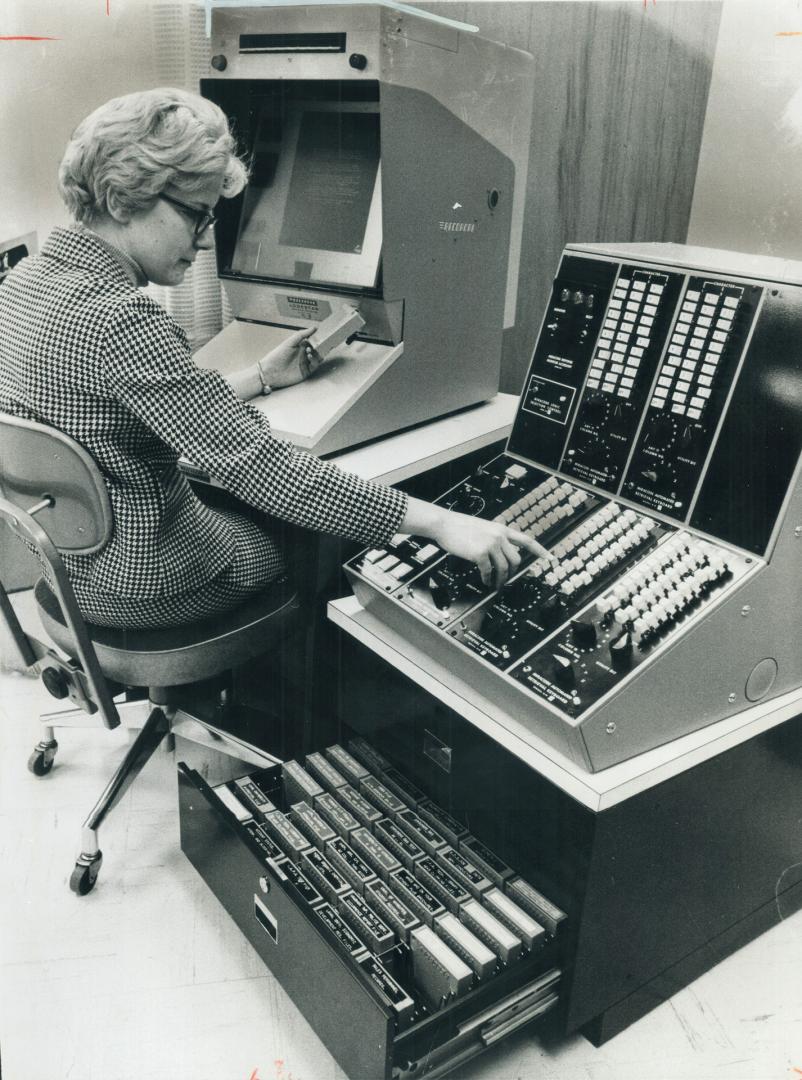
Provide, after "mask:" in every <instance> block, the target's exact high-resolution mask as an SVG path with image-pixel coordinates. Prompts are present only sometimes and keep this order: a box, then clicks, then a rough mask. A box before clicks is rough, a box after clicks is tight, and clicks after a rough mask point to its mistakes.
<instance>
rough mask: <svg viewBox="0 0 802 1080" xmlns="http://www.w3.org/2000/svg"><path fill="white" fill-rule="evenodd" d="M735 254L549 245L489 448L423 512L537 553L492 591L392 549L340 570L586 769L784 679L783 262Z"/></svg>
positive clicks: (800, 417)
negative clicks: (516, 388) (453, 518)
mask: <svg viewBox="0 0 802 1080" xmlns="http://www.w3.org/2000/svg"><path fill="white" fill-rule="evenodd" d="M738 260H739V257H737V256H734V255H730V254H728V253H722V252H713V251H702V250H698V249H686V248H683V247H680V246H677V245H641V246H638V245H627V246H624V247H615V248H613V247H607V246H599V247H587V248H584V247H583V248H579V247H571V248H569V249H567V250H566V252H565V254H564V256H563V259H562V262H561V264H560V267H559V270H558V273H557V277H556V279H555V282H554V286H553V289H552V294H551V299H550V303H549V306H548V308H547V310H546V313H545V316H544V319H543V324H542V326H541V330H540V334H539V337H538V340H537V343H536V345H535V349H534V353H533V357H532V361H531V364H530V368H529V372H528V374H527V377H526V380H525V383H524V387H523V391H522V394H521V398H520V401H519V406H518V411H517V415H516V419H515V423H514V425H513V430H512V433H511V435H510V439H509V441H508V444H507V447H506V451H505V453H504V454H502V455H499V456H498V457H497V458H495V459H494V460H493V461H490V462H489V463H487V464H486V465H484V466H482V467H480V468H479V469H477V470H476V472H475V473H474V474H473V475H472V476H470V477H467V478H466V479H465V480H463V481H462V482H461V483H459V484H457V485H456V486H455V487H454V488H452V489H451V490H450V491H447V492H446V493H445V494H444V495H443V496H442V497H441V498H440V499H439V500H438V502H439V503H440V504H441V505H444V506H447V507H449V508H453V509H455V510H459V511H461V512H463V513H468V514H475V515H478V516H481V517H484V518H487V519H493V520H497V521H502V522H505V523H508V524H510V525H513V526H514V527H515V528H516V529H519V530H520V531H523V532H526V533H528V534H529V535H530V536H532V537H535V538H537V539H538V540H539V541H540V542H541V543H542V544H544V545H545V546H546V547H548V548H549V550H550V551H551V552H552V555H553V559H552V560H548V559H545V558H538V559H533V558H532V557H530V556H528V557H526V558H525V559H524V560H523V561H522V564H521V566H520V567H519V569H518V570H517V572H516V573H515V574H514V575H513V576H512V578H511V579H510V580H509V581H508V582H507V583H506V584H505V585H504V586H503V587H502V588H501V589H490V588H488V587H487V586H485V585H484V584H483V583H482V581H481V578H480V576H479V573H478V570H477V569H476V568H475V567H474V566H473V565H472V564H469V563H466V562H464V561H463V560H461V559H457V558H455V557H453V556H451V555H448V554H446V553H445V552H443V551H441V550H440V549H439V548H438V547H437V545H436V544H433V543H431V542H429V541H426V540H423V539H421V538H418V537H413V536H397V537H395V538H394V540H393V543H392V544H390V545H388V546H387V547H385V548H382V549H371V550H369V551H366V552H363V553H361V554H360V555H359V556H357V557H356V558H355V559H353V560H352V561H351V562H350V563H349V564H348V565H347V566H346V572H347V573H348V575H349V577H350V579H351V581H352V583H353V585H354V588H355V591H356V592H357V595H358V597H359V598H360V600H361V602H362V603H363V604H364V605H365V606H370V607H373V608H375V610H376V611H377V613H379V614H380V615H381V616H382V618H385V619H386V620H387V621H388V622H390V623H391V624H392V625H393V627H394V628H395V629H396V630H398V631H400V632H401V633H402V635H404V636H408V637H409V639H410V641H413V642H416V643H417V645H418V646H419V647H421V648H423V649H424V651H425V652H426V655H427V656H429V657H431V658H432V660H434V661H436V662H438V663H440V664H441V665H444V666H445V667H446V668H448V669H450V670H452V671H453V672H454V674H455V675H456V676H458V677H459V678H460V679H461V680H464V681H465V682H466V683H467V684H468V685H469V686H470V687H472V688H473V689H474V691H475V692H476V694H477V700H481V701H483V702H485V703H487V704H488V707H489V708H491V709H493V710H494V711H497V710H500V711H501V712H502V713H506V714H509V716H511V717H513V718H514V719H515V721H516V722H517V723H518V724H523V725H524V726H525V727H526V728H527V729H528V730H531V732H532V734H533V735H535V736H537V737H539V738H544V739H545V740H546V741H549V742H551V743H553V744H555V745H556V746H557V747H558V748H559V749H561V750H563V751H565V752H567V753H568V754H569V755H570V756H572V757H574V758H575V759H577V760H579V761H581V762H582V763H583V764H584V765H585V766H586V767H588V768H590V769H597V768H603V767H605V766H607V765H610V764H613V763H615V762H616V761H620V760H623V759H624V758H627V757H631V756H632V755H633V754H636V753H639V752H641V751H643V750H646V749H649V748H651V747H654V746H657V745H659V744H660V743H663V742H666V741H668V740H669V739H672V738H675V737H676V736H677V735H679V734H682V733H685V732H688V731H691V730H694V729H695V728H698V727H701V726H704V725H705V724H708V723H711V722H713V721H715V720H718V719H722V718H724V717H725V716H728V715H730V714H732V713H736V712H738V711H741V710H743V709H745V708H747V707H748V706H749V705H750V704H751V703H756V702H758V701H761V700H763V699H764V698H766V699H768V698H770V697H772V696H776V695H777V694H779V693H782V692H783V691H784V690H788V689H793V688H794V687H795V686H796V685H798V682H799V680H800V677H802V660H800V657H802V632H800V629H799V621H798V619H797V618H796V611H795V606H794V605H793V604H791V603H789V598H790V596H791V595H793V594H794V590H795V589H796V591H798V580H799V576H798V575H799V572H800V570H801V569H802V565H800V564H801V563H802V541H800V539H799V535H800V533H802V492H800V482H799V474H800V468H799V461H800V452H801V451H802V334H800V332H799V326H800V325H802V318H801V317H802V266H796V264H787V263H781V262H780V261H779V260H773V259H761V260H751V262H750V265H749V267H748V269H749V273H746V272H745V269H746V268H741V269H742V271H743V272H741V273H739V272H738V269H739V266H738ZM795 270H798V271H799V273H795V272H794V271H795Z"/></svg>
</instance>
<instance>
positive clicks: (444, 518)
mask: <svg viewBox="0 0 802 1080" xmlns="http://www.w3.org/2000/svg"><path fill="white" fill-rule="evenodd" d="M401 530H402V531H403V532H408V533H416V534H418V535H419V536H426V537H428V538H429V539H430V540H434V541H435V542H436V543H437V544H439V545H440V547H441V548H444V549H445V550H446V551H448V552H450V553H451V554H452V555H458V556H459V557H460V558H462V559H468V560H469V561H470V562H474V563H476V565H477V566H478V567H479V572H480V574H481V575H482V581H483V582H484V583H485V584H486V585H494V586H496V587H498V586H500V585H503V584H504V582H505V581H506V580H507V578H508V577H509V576H510V574H512V573H514V572H515V570H516V569H517V568H518V566H519V565H520V563H521V549H522V548H523V549H524V551H528V552H529V553H530V554H531V555H539V556H544V557H545V558H548V559H552V558H554V556H552V555H551V553H550V552H549V551H548V550H547V549H546V548H544V547H543V545H542V544H539V543H538V542H537V540H533V539H532V538H531V537H529V536H526V534H525V533H522V532H519V531H518V530H517V529H511V528H510V527H509V526H508V525H502V524H501V522H499V521H484V520H483V519H481V518H475V517H472V516H471V515H469V514H458V513H456V512H455V511H454V510H446V509H445V508H444V507H442V506H435V505H434V503H427V502H423V501H421V500H420V499H412V498H410V499H409V501H408V503H407V512H406V514H405V516H404V519H403V521H402V522H401Z"/></svg>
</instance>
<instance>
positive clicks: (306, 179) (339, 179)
mask: <svg viewBox="0 0 802 1080" xmlns="http://www.w3.org/2000/svg"><path fill="white" fill-rule="evenodd" d="M333 120H335V118H334V117H332V114H331V113H326V112H305V113H303V114H302V117H301V129H300V132H299V134H298V147H297V150H296V153H295V161H294V163H293V167H292V176H291V178H290V189H289V194H288V197H287V205H286V208H285V211H284V221H283V222H282V225H281V233H280V235H279V243H280V244H289V245H290V247H308V248H316V247H317V248H324V249H325V250H326V251H348V252H355V253H357V254H359V253H360V252H361V251H362V242H363V240H364V238H365V230H366V228H367V224H368V214H369V212H370V204H371V200H372V198H373V188H374V186H375V183H376V172H377V170H378V167H379V118H378V116H377V115H376V113H340V114H339V116H338V117H336V121H338V122H332V121H333Z"/></svg>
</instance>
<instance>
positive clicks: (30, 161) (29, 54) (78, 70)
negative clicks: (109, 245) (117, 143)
mask: <svg viewBox="0 0 802 1080" xmlns="http://www.w3.org/2000/svg"><path fill="white" fill-rule="evenodd" d="M109 10H110V14H109V15H108V16H107V15H106V0H2V3H0V34H2V35H4V36H6V35H22V34H26V35H41V36H51V37H57V38H60V40H58V41H45V42H28V41H0V147H2V153H0V242H2V241H3V240H4V239H6V238H13V237H15V236H19V235H21V234H23V233H27V232H30V231H32V230H36V231H37V232H38V234H39V243H40V245H41V243H42V242H43V240H44V239H45V238H46V236H47V234H48V232H49V231H50V229H51V228H52V226H53V225H54V224H58V223H63V222H65V221H66V212H65V211H64V208H63V206H62V204H61V201H60V199H59V196H58V190H57V187H56V174H57V171H58V164H59V161H60V160H61V155H62V153H63V151H64V146H65V145H66V142H67V140H68V138H69V136H70V133H71V131H72V129H73V128H74V127H75V125H76V124H77V123H78V121H79V120H81V119H82V118H83V117H84V116H85V115H86V114H87V113H89V112H91V110H92V109H93V108H95V107H96V106H97V105H100V104H101V103H102V102H104V101H106V100H107V99H108V98H110V97H114V96H116V95H118V94H124V93H128V92H129V91H131V90H137V89H142V88H143V87H146V86H151V85H153V61H152V56H153V51H154V50H153V42H152V36H151V18H150V3H149V0H109Z"/></svg>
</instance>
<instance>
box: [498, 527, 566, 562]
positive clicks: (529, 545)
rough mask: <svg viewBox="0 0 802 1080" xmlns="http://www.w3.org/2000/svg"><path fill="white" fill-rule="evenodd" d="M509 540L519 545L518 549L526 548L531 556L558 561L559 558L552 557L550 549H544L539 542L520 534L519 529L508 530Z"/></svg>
mask: <svg viewBox="0 0 802 1080" xmlns="http://www.w3.org/2000/svg"><path fill="white" fill-rule="evenodd" d="M507 537H508V539H510V540H512V542H513V544H517V545H518V547H522V548H526V550H527V551H528V552H529V553H530V554H531V555H537V556H538V557H539V558H543V559H550V560H551V561H552V562H556V561H557V556H556V555H552V553H551V552H550V551H549V549H548V548H546V547H543V545H542V544H539V543H538V542H537V540H534V539H533V538H532V537H531V536H527V535H526V533H522V532H518V530H517V529H508V530H507Z"/></svg>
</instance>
